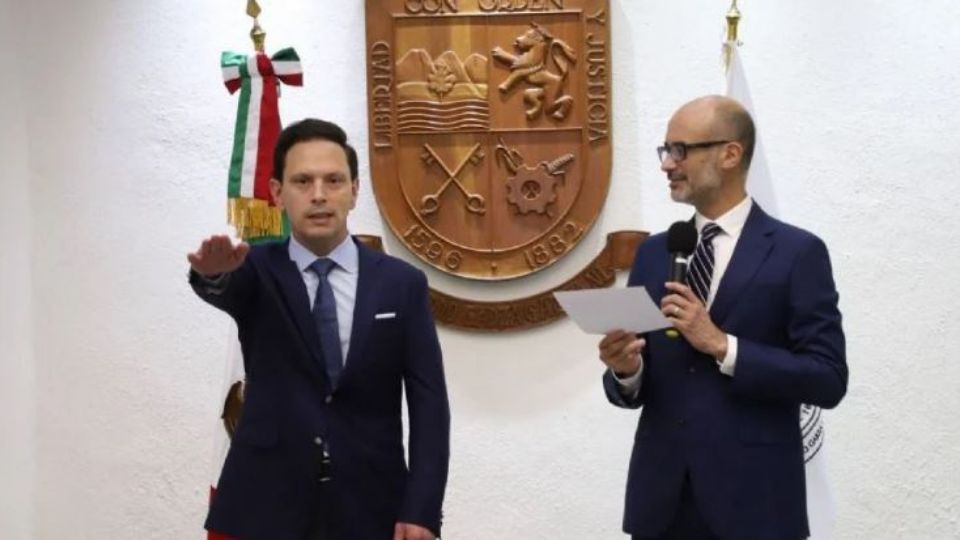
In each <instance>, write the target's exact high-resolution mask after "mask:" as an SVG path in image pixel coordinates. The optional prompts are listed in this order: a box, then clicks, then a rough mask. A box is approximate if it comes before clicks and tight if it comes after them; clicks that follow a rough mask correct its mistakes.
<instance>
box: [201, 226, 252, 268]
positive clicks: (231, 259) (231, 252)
mask: <svg viewBox="0 0 960 540" xmlns="http://www.w3.org/2000/svg"><path fill="white" fill-rule="evenodd" d="M249 252H250V245H249V244H247V243H246V242H240V243H238V244H236V245H234V244H233V242H232V241H231V240H230V237H229V236H227V235H225V234H219V235H214V236H211V237H210V238H207V239H206V240H204V241H203V243H202V244H200V247H199V248H198V249H197V251H196V252H194V253H188V254H187V260H188V261H190V267H191V268H193V271H194V272H196V273H198V274H200V275H201V276H216V275H218V274H226V273H229V272H233V271H234V270H236V269H237V268H240V265H241V264H243V260H244V259H246V258H247V253H249Z"/></svg>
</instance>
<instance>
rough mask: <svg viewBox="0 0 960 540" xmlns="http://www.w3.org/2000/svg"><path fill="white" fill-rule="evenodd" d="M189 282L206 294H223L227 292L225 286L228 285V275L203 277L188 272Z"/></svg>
mask: <svg viewBox="0 0 960 540" xmlns="http://www.w3.org/2000/svg"><path fill="white" fill-rule="evenodd" d="M190 282H191V283H193V284H194V285H197V286H199V287H201V288H202V289H203V292H205V293H207V294H217V295H218V294H223V291H225V290H227V284H228V283H230V274H229V273H223V274H215V275H212V276H204V275H203V274H199V273H197V272H195V271H193V270H191V271H190Z"/></svg>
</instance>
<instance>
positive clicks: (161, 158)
mask: <svg viewBox="0 0 960 540" xmlns="http://www.w3.org/2000/svg"><path fill="white" fill-rule="evenodd" d="M262 4H263V7H264V10H265V11H264V16H263V17H262V23H263V25H264V27H265V28H266V30H267V32H268V38H267V43H268V48H269V49H271V50H275V49H277V48H280V47H283V46H288V45H293V46H295V47H296V48H297V50H298V51H299V53H300V55H301V57H302V58H303V64H304V69H305V72H306V75H305V80H306V84H307V86H306V87H304V88H286V89H284V94H283V99H282V103H281V108H282V113H283V116H284V118H285V119H287V120H291V119H296V118H299V117H303V116H307V115H310V116H320V117H326V118H329V119H332V120H334V121H337V122H339V123H341V124H342V125H343V126H344V127H345V128H346V129H347V131H348V132H349V133H351V134H352V137H353V139H354V142H355V143H356V145H357V147H358V149H359V150H360V152H361V158H362V159H361V175H362V177H363V178H368V177H369V175H368V169H367V166H366V162H365V161H366V160H365V156H366V146H367V144H366V141H367V139H366V133H365V131H366V119H365V114H366V103H365V101H364V98H363V97H362V96H363V95H364V92H363V89H364V87H365V80H364V72H365V71H364V68H363V65H364V23H363V8H362V2H359V1H356V2H273V1H267V0H264V1H263V2H262ZM611 4H612V6H611V11H612V16H611V19H612V20H613V47H612V55H613V62H614V66H615V73H614V78H615V83H614V87H615V88H614V106H615V109H616V115H615V124H614V130H615V155H614V163H615V165H614V173H613V174H614V176H613V181H612V187H611V194H610V197H609V198H608V200H607V204H606V207H605V213H604V216H603V217H602V218H601V219H600V220H599V221H598V225H597V226H596V227H595V229H594V230H593V231H592V232H591V234H590V235H589V237H588V238H587V239H586V240H585V241H584V242H583V244H582V245H581V246H580V247H579V248H578V249H577V250H576V251H575V253H574V254H572V255H571V256H570V257H568V258H567V259H566V260H564V261H562V262H561V263H560V264H559V265H558V267H557V268H553V269H550V270H548V271H546V272H547V273H546V274H545V275H544V276H537V277H535V278H534V279H531V280H528V281H526V282H520V284H519V285H511V286H510V287H508V289H509V290H510V294H514V293H516V292H518V291H519V290H520V289H523V290H524V292H527V293H532V292H535V291H538V290H541V289H542V288H544V287H545V286H546V284H548V283H555V282H557V281H562V280H563V279H564V278H565V277H568V276H569V275H571V274H572V273H573V272H574V271H575V270H577V269H579V268H580V267H581V266H582V265H583V263H584V262H586V261H587V260H588V259H590V258H591V257H592V256H593V255H594V254H595V253H596V252H597V251H598V250H599V247H600V242H601V239H602V237H603V235H604V234H605V233H606V232H609V231H612V230H617V229H624V228H634V229H636V228H639V229H645V230H650V231H657V230H661V229H663V228H665V227H666V226H667V225H668V224H669V223H670V222H671V221H673V220H676V219H679V218H682V217H684V216H687V215H689V213H690V210H689V208H687V207H682V206H678V205H675V204H672V203H670V202H669V201H668V197H667V193H666V189H665V185H664V179H663V176H662V174H661V173H659V171H658V169H657V163H656V160H655V153H654V151H653V148H654V147H655V146H656V145H657V143H658V142H659V141H661V140H662V137H663V130H664V126H665V122H666V120H667V118H668V117H669V115H670V114H671V112H672V111H673V110H674V109H675V108H676V107H677V106H678V105H679V104H681V103H682V102H684V101H686V100H687V99H689V98H692V97H694V96H696V95H700V94H704V93H714V92H716V91H718V89H719V79H720V67H719V44H720V39H721V35H722V21H723V19H722V17H723V14H724V11H725V8H726V5H725V4H726V3H725V2H708V1H706V0H675V1H673V2H635V1H633V0H611ZM242 5H243V3H242V2H236V1H227V0H217V1H211V2H168V3H160V2H120V1H117V0H88V1H87V2H82V3H72V4H69V3H61V2H55V1H53V0H37V1H35V2H31V3H30V4H29V6H25V7H23V8H21V9H24V10H26V16H25V18H24V21H23V22H22V27H21V28H20V34H19V39H18V40H16V41H15V42H13V45H14V48H13V51H16V52H17V55H16V56H19V57H20V59H21V60H22V63H23V66H22V68H21V69H22V72H23V73H24V75H25V76H24V77H23V78H22V79H21V81H22V82H23V85H24V88H23V90H24V93H23V97H22V98H17V96H16V90H15V89H16V86H13V88H14V90H11V89H10V87H9V85H7V84H6V81H8V80H10V75H9V71H5V72H4V76H3V81H4V84H2V85H0V88H3V92H5V93H4V94H3V96H4V98H5V99H4V100H3V101H2V102H0V103H4V104H5V105H6V103H12V104H13V105H14V106H10V107H7V108H6V109H3V110H4V112H5V113H6V114H13V120H12V121H4V122H3V123H2V125H0V135H2V139H0V140H2V142H3V146H0V154H2V155H3V159H0V178H2V182H3V184H2V185H3V186H4V188H3V190H2V192H3V197H0V201H2V202H0V205H2V206H0V216H3V217H2V218H0V220H2V221H0V223H2V224H3V228H2V229H0V230H2V232H3V233H4V239H5V240H6V241H7V243H8V249H10V248H12V253H13V255H14V257H12V258H9V259H8V258H7V257H4V258H3V262H2V263H0V264H2V266H0V276H2V281H0V283H3V285H2V287H3V289H2V292H3V299H4V301H3V305H4V307H5V308H7V307H8V305H14V306H21V305H22V306H24V308H23V309H26V310H28V311H29V310H32V317H24V316H23V315H22V314H20V316H19V317H17V316H14V317H13V320H12V321H10V322H7V320H6V319H3V321H2V322H3V324H2V325H0V327H2V328H3V329H4V330H3V331H4V332H10V335H11V339H10V340H8V339H6V338H4V340H3V343H4V350H5V351H6V350H11V351H13V358H14V359H20V360H19V361H18V363H15V364H14V363H8V362H6V361H4V362H3V367H2V368H0V369H2V370H3V371H2V372H0V375H2V378H0V381H2V382H0V392H3V394H2V395H4V403H7V402H8V400H12V401H10V402H12V403H14V404H15V406H17V407H18V409H20V410H23V411H26V414H27V416H17V417H16V418H15V419H12V420H9V419H6V418H5V419H4V424H3V429H4V435H6V434H7V432H11V433H12V434H13V435H14V436H16V437H17V439H16V440H18V441H19V440H23V441H27V442H29V441H30V440H31V435H32V431H33V430H32V429H31V426H33V427H34V428H35V437H36V439H35V450H36V451H35V453H34V452H32V451H31V450H32V449H33V448H34V446H33V445H32V444H24V445H22V444H16V445H9V444H7V442H6V440H7V439H8V438H7V437H5V442H4V445H3V446H2V450H0V463H3V467H5V468H6V467H10V468H11V469H10V470H11V474H10V475H9V476H8V475H7V474H6V472H7V471H6V469H4V471H3V472H4V473H5V474H4V476H3V477H4V478H5V480H6V478H11V479H12V485H10V486H4V489H5V490H6V491H4V495H3V497H4V506H3V512H4V517H3V521H0V524H2V525H3V527H4V529H3V530H0V535H2V536H3V537H4V538H11V539H19V538H31V537H32V538H42V539H47V538H60V537H68V536H69V537H71V538H109V537H120V536H123V537H137V538H143V539H149V538H163V539H167V538H176V539H180V538H199V537H201V531H200V527H201V523H202V519H203V515H204V509H205V497H206V484H207V481H208V479H209V474H208V464H209V460H210V457H211V450H212V444H213V443H212V441H213V433H214V429H216V417H217V408H218V405H219V404H218V401H219V392H220V390H221V380H220V377H221V373H222V369H223V367H222V364H223V361H224V357H225V353H226V343H227V336H228V332H229V330H230V327H229V325H228V322H227V320H226V318H225V317H223V316H222V315H219V314H218V313H216V312H214V311H213V310H212V309H209V308H207V307H205V306H203V305H201V303H200V302H199V301H198V300H196V299H195V298H193V296H192V294H191V293H190V292H189V289H188V287H187V284H186V279H185V272H186V261H185V253H186V252H187V251H188V250H189V249H191V248H192V247H193V246H194V244H195V243H196V242H197V241H198V240H199V239H200V238H201V237H202V236H205V235H207V234H209V233H211V232H218V231H222V230H225V226H224V224H223V208H224V193H225V175H226V166H227V159H228V152H229V148H230V136H231V133H232V123H233V119H234V115H235V107H236V98H235V97H233V96H229V95H228V94H227V92H226V90H225V89H224V88H223V86H222V84H221V81H220V73H219V69H218V58H219V53H220V51H221V50H222V49H225V48H233V49H237V50H248V49H249V45H248V40H247V38H246V33H247V31H248V28H249V22H248V19H247V18H246V17H245V16H244V15H243V8H242ZM740 7H741V9H742V11H743V12H744V17H745V18H744V22H743V24H742V39H743V40H744V41H745V45H744V49H743V55H744V61H745V64H746V68H747V74H748V77H749V79H750V81H751V84H752V89H753V97H754V105H755V107H756V109H757V112H758V121H759V125H760V128H761V130H762V131H761V132H762V135H763V137H764V142H765V144H766V148H767V150H768V161H769V165H770V169H771V171H772V173H773V175H774V177H775V182H776V190H777V196H778V201H779V208H780V214H781V216H782V217H784V218H785V219H787V220H788V221H792V222H794V223H796V224H798V225H801V226H803V227H806V228H808V229H811V230H813V231H814V232H816V233H818V234H820V235H821V236H822V237H823V238H824V239H825V240H826V241H827V243H828V245H829V246H830V248H831V250H832V254H833V259H834V266H835V274H836V278H837V281H838V284H839V287H840V291H841V308H842V310H843V312H844V316H845V323H846V329H847V334H848V340H849V343H848V354H849V362H850V367H851V384H850V392H849V395H848V397H847V399H846V401H845V402H844V403H843V404H842V405H841V406H840V408H839V409H837V410H836V411H833V412H831V413H829V414H828V416H827V429H828V435H827V437H828V439H827V445H828V448H829V455H830V463H829V464H830V469H831V472H832V476H833V479H834V481H835V482H834V483H835V485H836V495H837V499H838V502H839V504H840V508H839V517H840V523H839V526H838V532H839V534H838V537H840V538H850V539H853V538H905V537H909V538H951V537H956V536H957V535H960V522H958V516H960V508H958V505H960V466H958V462H960V460H958V459H957V458H956V450H955V448H957V447H958V446H960V421H958V420H957V416H956V415H955V413H954V411H955V410H956V409H957V408H958V407H960V396H958V393H957V392H956V391H955V382H956V381H958V380H960V363H957V362H956V361H953V358H952V355H951V352H952V350H953V349H956V348H957V346H958V345H960V330H958V328H957V326H956V325H954V324H951V322H952V321H953V320H955V319H956V318H957V316H958V303H957V302H956V300H955V298H956V297H957V294H958V293H960V287H958V285H957V282H956V281H955V280H953V279H949V278H948V277H949V276H955V275H957V274H958V273H960V254H958V253H960V252H958V249H957V248H958V247H960V246H958V240H957V238H958V237H957V235H956V234H955V233H954V232H953V230H952V228H951V224H952V222H953V221H955V220H953V219H951V218H953V215H954V214H955V211H954V206H955V201H956V200H957V195H958V194H960V190H958V189H957V187H956V181H957V180H956V173H957V171H958V169H960V151H958V149H960V135H958V132H957V128H956V126H957V125H958V124H957V120H958V118H957V116H958V115H957V109H958V107H957V104H956V93H957V92H956V91H957V88H960V70H958V69H956V59H957V58H960V7H958V6H957V5H956V3H955V2H951V1H949V0H937V1H929V2H925V3H924V4H923V6H922V7H918V6H917V5H913V4H906V3H893V2H886V3H882V2H876V1H871V0H849V1H848V2H844V3H842V5H841V3H837V2H827V1H825V0H820V1H814V2H803V3H798V2H789V3H788V2H754V1H750V0H747V1H745V2H741V3H740ZM7 11H8V10H4V15H3V18H2V19H0V21H4V20H8V19H7V18H6V12H7ZM0 30H3V28H2V27H0ZM0 36H4V37H5V38H6V39H8V40H14V39H15V38H17V37H18V36H16V35H13V36H12V37H11V35H10V34H9V33H8V32H0ZM4 44H5V43H4ZM9 50H10V47H6V46H4V47H0V51H4V53H5V54H7V55H9V54H10V53H9V52H8V51H9ZM0 54H3V53H0ZM0 58H2V59H3V60H7V57H6V56H3V57H0ZM4 64H6V62H4ZM11 91H13V92H14V94H13V98H12V100H11V101H7V99H6V93H10V92H11ZM18 99H20V101H19V104H20V105H22V107H19V106H16V105H17V104H18ZM19 111H26V113H25V114H21V113H20V112H19ZM18 115H19V116H18ZM24 131H26V136H24V135H23V132H24ZM8 141H10V143H8ZM27 147H29V159H25V156H26V155H27ZM7 154H11V155H12V156H13V157H12V158H7V157H6V156H7ZM24 173H26V174H24ZM24 176H26V177H27V179H26V180H20V179H22V178H23V177H24ZM17 180H20V181H17ZM361 190H362V191H361V202H360V204H359V205H358V208H357V210H356V212H355V214H353V216H352V229H353V230H354V232H364V233H372V234H380V235H383V236H385V239H386V240H387V244H388V249H389V250H390V251H391V252H392V253H394V254H396V255H399V256H402V257H405V258H407V259H412V257H411V256H409V255H408V254H407V253H406V252H405V251H404V250H403V249H402V248H401V247H399V246H398V244H397V243H396V242H395V241H394V240H393V239H392V238H391V237H390V236H389V232H387V230H386V228H385V227H384V226H383V225H382V223H381V220H380V217H379V214H378V212H377V209H376V204H375V201H374V199H373V196H372V192H371V190H370V189H369V182H366V183H365V184H363V185H362V188H361ZM28 217H30V218H32V219H27V218H28ZM8 222H9V223H10V225H9V227H8V225H7V224H8ZM8 231H11V232H8ZM30 232H32V235H30V234H28V233H30ZM10 244H12V246H11V245H10ZM28 254H30V256H29V257H28V256H27V255H28ZM430 276H431V280H432V281H433V282H434V283H435V284H436V286H438V287H442V288H444V289H445V290H449V291H452V292H456V293H463V292H464V291H472V293H473V294H472V296H485V295H486V296H494V295H497V294H498V293H497V291H496V290H493V291H490V290H487V289H483V290H478V289H477V288H476V287H474V286H467V285H465V284H464V283H463V282H460V281H458V280H453V279H451V278H447V277H445V276H439V275H437V274H436V273H432V272H431V274H430ZM8 290H9V291H10V292H9V294H10V295H12V296H10V297H11V298H12V302H10V303H9V304H8V301H7V298H8ZM30 290H32V291H33V296H32V301H31V299H30V298H28V296H27V292H28V291H30ZM3 311H4V312H5V313H4V315H3V316H4V317H10V314H9V313H7V312H9V311H10V310H9V308H8V309H5V310H3ZM30 321H33V324H32V326H31V324H30ZM31 328H32V332H33V334H32V338H30V337H29V336H30V335H31V334H30V332H31ZM14 329H15V330H14ZM441 340H442V342H443V346H444V350H445V354H446V359H447V361H446V365H447V373H448V383H449V386H450V392H451V401H452V408H453V428H454V436H453V457H452V475H451V479H450V485H449V489H448V497H447V505H446V516H447V517H446V522H447V526H446V536H447V537H448V538H453V539H467V540H473V539H480V540H485V539H487V538H498V537H515V538H549V539H556V538H560V539H567V538H570V539H580V538H590V539H593V538H598V539H606V538H622V536H621V535H619V534H618V531H619V524H620V512H621V504H622V496H623V488H624V481H625V477H626V464H627V457H628V453H629V450H630V445H631V443H632V433H633V427H634V425H635V421H636V413H632V412H627V411H620V410H616V409H614V408H612V407H610V406H609V405H607V404H606V402H605V399H604V398H603V395H602V390H601V388H600V374H601V369H600V366H599V362H598V361H597V360H596V353H595V340H594V339H593V338H591V337H588V336H583V335H581V334H580V333H578V332H577V331H576V330H575V329H574V328H573V327H572V326H571V324H570V323H568V322H561V323H558V324H555V325H552V326H550V327H547V328H543V329H539V330H535V331H530V332H524V333H518V334H507V335H502V336H487V335H476V334H469V333H464V332H459V331H453V330H448V329H443V330H442V331H441ZM8 343H9V344H12V349H10V348H9V345H8ZM31 351H32V352H31ZM31 359H32V362H31ZM20 381H22V384H21V382H20ZM31 403H35V405H34V406H33V407H32V406H31ZM34 407H35V410H36V417H35V418H32V417H31V416H30V414H31V413H30V411H32V410H33V409H34ZM7 409H8V410H9V407H7ZM8 414H9V413H8ZM34 462H35V464H36V474H35V476H34V475H33V473H32V471H33V467H32V465H33V464H34ZM11 463H19V464H22V465H23V466H22V467H19V466H12V465H11ZM8 494H25V495H24V496H23V497H20V498H16V497H12V496H11V495H8ZM8 500H12V501H13V502H12V503H11V504H10V506H9V508H12V510H13V511H12V512H10V514H9V516H10V517H7V516H8V514H7V508H8V504H7V501H8ZM31 501H32V504H31ZM31 515H32V516H34V517H33V518H31V517H30V516H31ZM8 524H9V525H8ZM8 530H9V531H10V532H9V533H8V532H7V531H8ZM31 531H32V532H31Z"/></svg>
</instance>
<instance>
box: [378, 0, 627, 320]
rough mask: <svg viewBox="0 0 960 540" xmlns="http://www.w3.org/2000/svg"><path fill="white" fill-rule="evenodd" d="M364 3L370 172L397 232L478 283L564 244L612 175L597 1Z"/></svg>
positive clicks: (603, 21)
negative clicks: (365, 12)
mask: <svg viewBox="0 0 960 540" xmlns="http://www.w3.org/2000/svg"><path fill="white" fill-rule="evenodd" d="M366 10H367V15H366V17H367V70H368V72H367V81H368V85H367V86H368V88H367V90H368V101H369V129H370V132H369V136H370V164H371V175H372V180H373V186H374V192H375V195H376V199H377V203H378V204H379V207H380V212H381V214H382V215H383V217H384V219H385V220H386V221H387V223H388V224H389V226H390V228H391V229H392V230H393V232H394V233H395V234H396V236H397V237H398V238H399V239H400V240H401V241H402V242H403V243H404V245H406V246H407V248H408V249H410V251H412V252H413V253H415V254H416V255H417V256H418V257H419V258H421V259H422V260H423V261H424V262H426V263H428V264H430V265H432V266H433V267H435V268H437V269H439V270H441V271H443V272H446V273H449V274H453V275H456V276H460V277H464V278H470V279H477V280H502V279H510V278H517V277H521V276H524V275H527V274H531V273H533V272H536V271H538V270H542V269H543V268H546V267H547V266H550V265H551V264H552V263H554V262H556V261H557V260H559V259H560V258H561V257H563V256H564V255H566V254H567V253H568V252H569V251H570V250H571V249H572V248H573V247H574V246H575V245H576V244H577V243H578V242H579V241H580V240H581V239H582V238H583V236H584V233H585V232H586V231H587V230H588V229H589V228H590V227H591V225H592V224H593V223H594V221H595V220H596V218H597V216H598V215H599V214H600V211H601V209H602V207H603V203H604V200H605V199H606V196H607V191H608V187H609V185H610V168H611V130H610V121H611V101H610V54H609V46H610V30H609V20H608V2H607V0H367V3H366ZM435 304H436V298H435Z"/></svg>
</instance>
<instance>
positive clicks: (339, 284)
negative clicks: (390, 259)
mask: <svg viewBox="0 0 960 540" xmlns="http://www.w3.org/2000/svg"><path fill="white" fill-rule="evenodd" d="M288 250H289V252H290V260H291V261H293V262H294V263H295V264H296V265H297V269H299V270H300V277H302V278H303V284H304V286H306V288H307V296H308V297H309V299H310V309H313V303H314V302H315V301H316V298H317V286H318V285H320V278H319V277H318V276H317V274H316V273H314V271H313V270H311V269H310V265H311V264H313V262H314V261H316V260H317V259H320V258H328V259H332V260H333V262H335V263H336V265H334V266H333V268H331V269H330V273H329V274H327V281H329V282H330V288H332V289H333V298H334V300H336V302H337V326H338V327H339V331H340V351H341V352H342V353H343V363H344V365H346V363H347V353H348V352H349V351H350V332H351V331H352V330H353V308H354V304H355V302H356V299H357V282H358V280H359V278H360V273H359V269H360V262H359V251H358V249H357V245H356V244H355V243H354V242H353V238H352V237H351V236H350V235H349V234H348V235H347V238H346V239H345V240H344V241H343V242H340V244H339V245H338V246H337V247H335V248H333V251H331V252H330V254H329V255H327V256H326V257H317V256H316V255H314V254H313V252H311V251H310V250H309V249H307V248H306V247H304V246H303V244H301V243H300V242H297V239H296V238H294V237H293V235H290V244H289V246H288Z"/></svg>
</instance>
